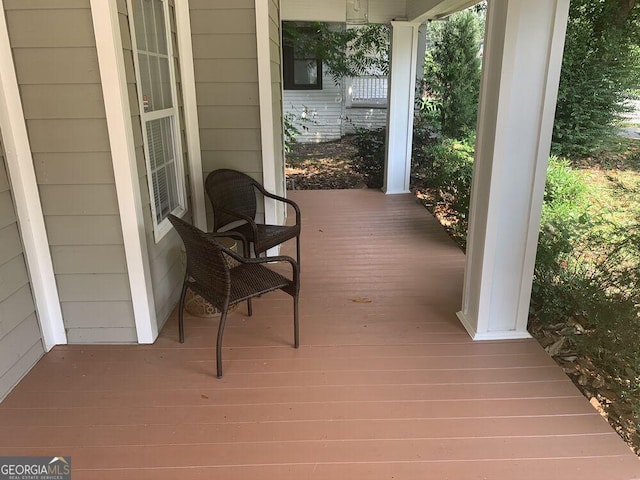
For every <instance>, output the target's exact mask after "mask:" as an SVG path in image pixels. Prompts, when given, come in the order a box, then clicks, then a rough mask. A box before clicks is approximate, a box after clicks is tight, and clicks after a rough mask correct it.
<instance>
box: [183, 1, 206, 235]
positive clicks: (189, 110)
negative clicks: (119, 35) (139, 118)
mask: <svg viewBox="0 0 640 480" xmlns="http://www.w3.org/2000/svg"><path fill="white" fill-rule="evenodd" d="M175 14H176V29H177V35H178V55H179V57H180V77H181V79H182V101H183V106H184V123H185V125H184V127H185V131H186V137H187V152H188V156H189V178H190V183H191V207H192V209H193V223H194V225H195V226H196V227H198V228H199V229H200V230H204V231H207V213H206V208H205V199H204V178H203V174H202V151H201V148H200V124H199V123H198V101H197V99H196V76H195V69H194V65H193V44H192V42H191V17H190V14H189V1H188V0H176V2H175Z"/></svg>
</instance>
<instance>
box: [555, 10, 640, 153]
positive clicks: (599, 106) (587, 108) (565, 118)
mask: <svg viewBox="0 0 640 480" xmlns="http://www.w3.org/2000/svg"><path fill="white" fill-rule="evenodd" d="M569 17H570V18H569V23H568V26H567V36H566V41H565V50H564V58H563V64H562V75H561V78H560V89H559V92H558V105H557V109H556V120H555V125H554V130H553V151H554V152H555V153H558V154H561V155H568V156H573V157H575V156H584V155H588V154H590V153H592V151H593V150H594V149H596V148H597V147H599V146H600V145H601V144H602V142H603V141H604V140H605V139H606V138H607V137H609V136H611V135H612V133H613V131H614V127H615V123H616V121H617V120H619V118H620V114H621V113H623V112H624V111H625V106H624V101H625V100H626V98H627V97H628V95H629V93H630V91H631V90H630V89H633V88H637V87H638V85H640V55H639V53H638V52H639V50H638V48H637V47H638V42H640V22H639V17H640V4H635V2H633V1H631V2H630V1H628V0H624V1H621V0H572V2H571V6H570V14H569Z"/></svg>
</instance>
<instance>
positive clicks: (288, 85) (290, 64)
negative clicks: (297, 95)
mask: <svg viewBox="0 0 640 480" xmlns="http://www.w3.org/2000/svg"><path fill="white" fill-rule="evenodd" d="M303 31H305V33H307V32H308V34H309V35H313V34H314V32H313V30H312V29H310V28H309V29H303ZM296 60H309V61H313V60H315V62H316V69H317V72H318V79H317V80H316V83H312V84H308V83H305V84H299V83H296V78H295V62H296ZM282 88H283V90H322V88H323V87H322V60H321V59H319V58H317V57H315V56H314V57H311V56H310V57H299V58H297V57H296V56H295V46H294V45H291V44H287V43H286V41H285V40H283V43H282Z"/></svg>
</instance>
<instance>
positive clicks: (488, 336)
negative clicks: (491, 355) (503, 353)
mask: <svg viewBox="0 0 640 480" xmlns="http://www.w3.org/2000/svg"><path fill="white" fill-rule="evenodd" d="M456 315H457V317H458V319H459V320H460V323H462V326H463V327H464V328H465V330H466V331H467V333H468V334H469V336H470V337H471V338H472V339H473V340H474V341H486V340H524V339H530V338H533V337H532V336H531V334H530V333H529V332H527V331H526V330H525V331H523V332H518V331H516V330H504V331H496V332H478V331H476V328H475V327H474V326H473V324H472V323H471V322H470V321H469V319H468V318H467V317H466V316H465V314H464V313H462V312H458V313H456Z"/></svg>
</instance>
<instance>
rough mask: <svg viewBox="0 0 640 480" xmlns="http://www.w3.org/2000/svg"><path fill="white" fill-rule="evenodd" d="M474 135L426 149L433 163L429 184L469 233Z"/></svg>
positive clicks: (442, 142)
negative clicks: (467, 228)
mask: <svg viewBox="0 0 640 480" xmlns="http://www.w3.org/2000/svg"><path fill="white" fill-rule="evenodd" d="M474 150H475V135H470V136H468V137H467V138H463V139H462V140H455V139H451V138H445V139H443V140H442V141H441V142H440V143H437V144H435V145H433V146H430V147H427V149H426V154H427V156H428V157H429V158H430V159H431V162H432V163H431V171H430V178H429V183H430V184H431V185H433V186H434V187H435V189H436V192H437V197H438V198H437V200H438V201H439V202H443V203H445V204H446V205H447V206H448V207H449V208H451V209H453V210H454V211H455V212H456V214H457V216H458V219H459V220H460V221H462V223H463V225H462V226H461V228H463V229H464V230H465V231H466V227H467V222H468V217H469V202H470V200H471V181H472V178H473V157H474Z"/></svg>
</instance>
